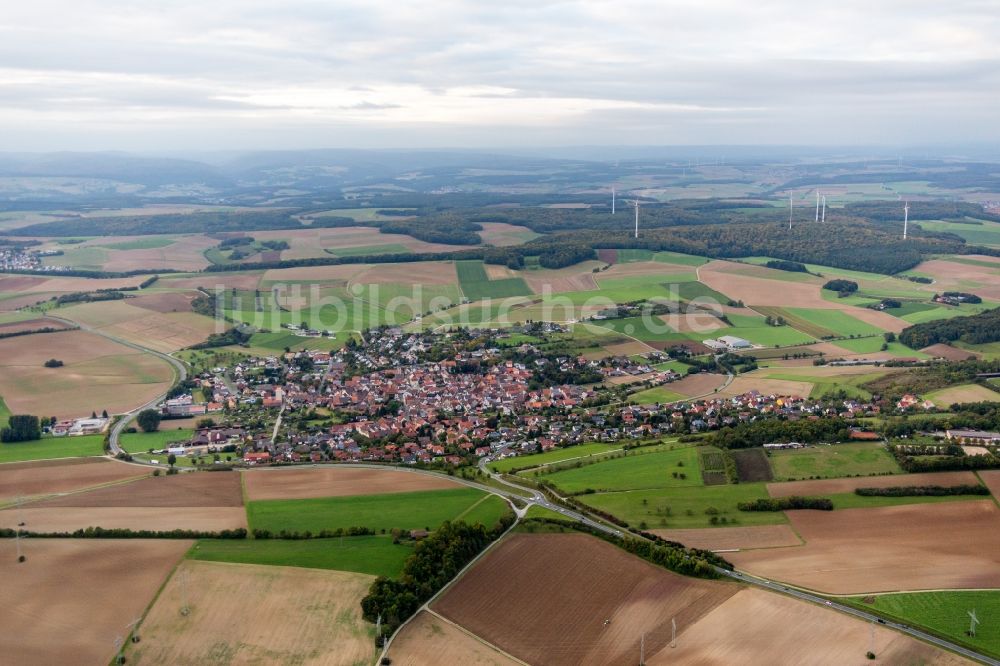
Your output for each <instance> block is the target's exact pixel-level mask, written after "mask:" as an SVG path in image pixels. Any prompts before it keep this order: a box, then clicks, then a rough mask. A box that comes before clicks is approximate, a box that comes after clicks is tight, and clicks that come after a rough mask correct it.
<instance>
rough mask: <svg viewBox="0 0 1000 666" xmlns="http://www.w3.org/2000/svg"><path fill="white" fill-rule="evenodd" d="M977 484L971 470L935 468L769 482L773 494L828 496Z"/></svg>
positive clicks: (775, 495) (776, 495)
mask: <svg viewBox="0 0 1000 666" xmlns="http://www.w3.org/2000/svg"><path fill="white" fill-rule="evenodd" d="M967 484H971V485H978V484H979V479H977V478H976V475H975V474H973V473H972V472H934V473H927V474H893V475H891V476H868V477H865V476H862V477H850V478H843V479H816V480H813V481H788V482H785V483H769V484H768V485H767V492H768V494H769V495H770V496H771V497H790V496H792V495H802V496H810V497H815V496H828V495H831V494H841V493H853V492H854V489H855V488H898V487H901V486H958V485H967Z"/></svg>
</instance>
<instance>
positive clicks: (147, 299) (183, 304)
mask: <svg viewBox="0 0 1000 666" xmlns="http://www.w3.org/2000/svg"><path fill="white" fill-rule="evenodd" d="M198 296H199V293H198V292H197V291H188V292H164V293H160V294H147V295H145V296H137V297H135V298H131V299H129V302H128V304H129V305H131V306H133V307H137V308H144V309H146V310H152V311H153V312H191V301H193V300H194V299H195V298H197V297H198Z"/></svg>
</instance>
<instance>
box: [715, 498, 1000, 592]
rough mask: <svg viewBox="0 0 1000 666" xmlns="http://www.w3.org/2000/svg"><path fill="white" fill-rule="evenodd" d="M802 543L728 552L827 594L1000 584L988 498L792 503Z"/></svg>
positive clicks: (998, 546)
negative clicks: (801, 507) (820, 507)
mask: <svg viewBox="0 0 1000 666" xmlns="http://www.w3.org/2000/svg"><path fill="white" fill-rule="evenodd" d="M787 513H788V517H789V519H790V520H791V523H792V527H794V528H795V530H796V531H797V532H798V533H799V534H800V535H801V536H802V538H803V539H805V541H806V545H804V546H797V547H791V548H772V549H768V550H755V551H746V552H742V553H733V554H731V555H729V556H728V557H727V559H729V560H730V561H731V562H732V563H733V564H735V565H736V566H737V567H738V568H740V569H744V570H746V571H748V572H750V573H752V574H756V575H758V576H763V577H765V578H774V579H777V580H782V581H785V582H789V583H793V584H795V585H801V586H802V587H807V588H811V589H814V590H820V591H822V592H828V593H831V594H861V593H867V592H889V591H900V590H928V589H970V588H996V587H1000V510H998V509H997V505H996V504H995V503H994V502H993V500H980V501H969V502H945V503H941V504H908V505H903V506H889V507H879V508H876V509H844V510H841V511H789V512H787Z"/></svg>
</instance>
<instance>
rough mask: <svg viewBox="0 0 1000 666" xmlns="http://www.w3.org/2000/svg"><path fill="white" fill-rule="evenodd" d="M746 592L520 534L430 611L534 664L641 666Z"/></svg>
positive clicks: (602, 546) (599, 544)
mask: <svg viewBox="0 0 1000 666" xmlns="http://www.w3.org/2000/svg"><path fill="white" fill-rule="evenodd" d="M739 589H740V588H739V587H738V586H736V585H733V584H727V583H719V582H714V581H706V580H699V579H694V578H685V577H683V576H678V575H675V574H672V573H670V572H669V571H666V570H664V569H661V568H659V567H655V566H653V565H652V564H649V563H648V562H645V561H644V560H641V559H639V558H636V557H634V556H632V555H629V554H628V553H626V552H624V551H623V550H620V549H618V548H616V547H615V546H612V545H611V544H608V543H605V542H603V541H601V540H599V539H596V538H595V537H591V536H587V535H583V534H515V535H514V536H512V537H509V538H508V539H506V540H505V541H504V542H503V543H501V544H500V545H499V546H498V547H496V548H495V549H494V550H492V551H490V552H489V553H487V555H486V556H485V557H484V558H483V559H482V560H481V561H480V562H479V563H478V564H477V565H476V566H475V567H473V568H472V569H471V570H470V571H469V572H468V573H466V574H465V575H464V576H463V577H462V578H461V579H459V581H458V582H457V583H456V584H455V585H454V587H452V588H451V589H450V590H448V592H446V593H445V595H444V596H443V597H441V598H440V599H439V600H438V601H437V602H435V603H434V605H433V606H432V608H433V609H434V610H435V611H437V612H438V613H440V614H441V615H443V616H444V617H446V618H448V619H449V620H451V621H453V622H455V623H457V624H459V625H461V626H462V627H464V628H466V629H468V630H469V631H471V632H472V633H473V634H475V635H477V636H480V637H482V638H483V639H484V640H486V641H487V642H489V643H491V644H493V645H496V646H497V647H498V648H500V649H501V650H504V651H505V652H508V653H510V654H512V655H514V656H515V657H517V658H518V659H522V660H524V661H526V662H528V663H533V664H547V665H551V666H559V665H562V664H567V665H569V664H572V665H577V664H623V665H625V664H628V665H631V664H634V663H635V662H636V659H637V656H638V654H639V643H640V641H641V639H642V636H643V634H645V636H646V650H647V654H652V653H654V652H656V651H658V650H659V649H661V648H662V647H664V646H666V645H667V644H668V643H669V642H670V621H671V618H676V619H677V623H678V624H679V625H680V626H685V625H690V624H693V623H694V622H696V621H697V620H698V619H700V618H701V617H703V616H704V615H705V614H707V613H708V612H710V611H711V610H712V609H713V608H715V607H716V606H717V605H718V604H720V603H721V602H723V601H724V600H726V599H728V598H729V597H730V596H731V595H733V594H735V593H736V591H737V590H739Z"/></svg>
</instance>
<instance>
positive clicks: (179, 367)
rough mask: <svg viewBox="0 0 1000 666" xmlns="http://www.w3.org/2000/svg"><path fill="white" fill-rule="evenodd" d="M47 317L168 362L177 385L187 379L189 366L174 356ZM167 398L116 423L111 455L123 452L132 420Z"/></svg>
mask: <svg viewBox="0 0 1000 666" xmlns="http://www.w3.org/2000/svg"><path fill="white" fill-rule="evenodd" d="M46 316H48V317H49V318H50V319H55V320H56V321H61V322H63V323H64V324H67V325H69V326H76V327H79V328H80V330H82V331H87V332H88V333H93V334H95V335H99V336H101V337H102V338H107V339H108V340H111V341H112V342H117V343H118V344H120V345H125V346H126V347H129V348H131V349H135V350H136V351H140V352H143V353H146V354H152V355H153V356H156V357H157V358H161V359H163V360H164V361H166V362H167V363H169V364H170V366H171V367H172V368H173V369H174V372H175V373H176V375H177V376H176V378H175V380H174V384H177V383H179V382H182V381H184V380H185V379H187V366H185V365H184V364H183V363H182V362H181V361H179V360H178V359H176V358H174V357H173V356H170V355H169V354H164V353H163V352H159V351H156V350H155V349H150V348H149V347H144V346H142V345H140V344H137V343H135V342H129V341H128V340H123V339H121V338H118V337H115V336H113V335H109V334H108V333H105V332H104V331H102V330H100V329H99V328H94V327H93V326H87V325H85V324H81V323H79V322H76V321H73V320H71V319H63V318H62V317H56V316H55V315H51V314H49V315H46ZM166 397H167V393H166V392H164V393H163V394H162V395H159V396H157V397H156V398H154V399H152V400H150V401H149V402H147V403H146V404H144V405H142V406H141V407H136V408H135V409H133V410H132V411H131V412H128V413H127V414H125V415H124V416H122V417H121V418H119V419H118V421H117V422H116V423H115V425H114V426H113V427H112V428H111V433H110V436H109V437H108V447H109V449H110V451H111V455H118V454H119V453H120V452H121V450H122V449H121V445H120V444H119V441H118V440H119V439H120V438H121V434H122V432H124V431H125V428H126V427H128V424H129V423H131V422H132V419H134V418H135V417H136V415H137V414H138V413H139V412H141V411H142V410H144V409H150V408H151V407H155V406H156V405H158V404H159V403H161V402H163V400H165V399H166Z"/></svg>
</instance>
